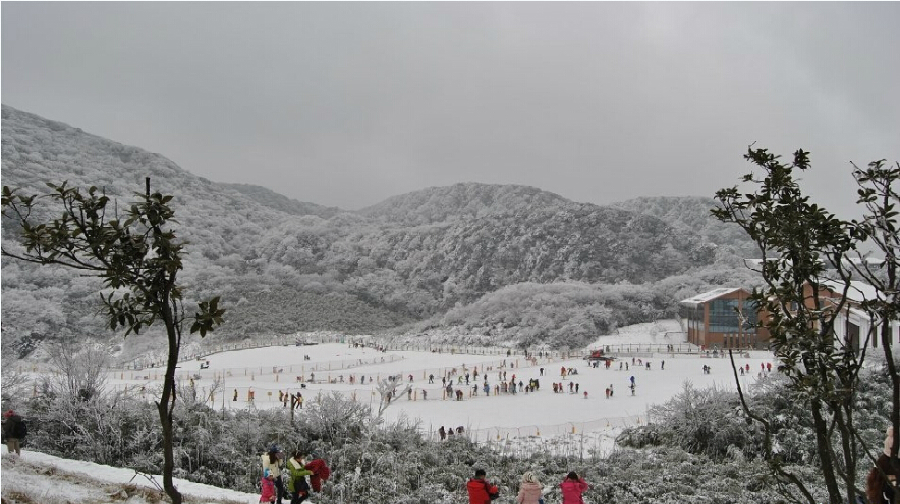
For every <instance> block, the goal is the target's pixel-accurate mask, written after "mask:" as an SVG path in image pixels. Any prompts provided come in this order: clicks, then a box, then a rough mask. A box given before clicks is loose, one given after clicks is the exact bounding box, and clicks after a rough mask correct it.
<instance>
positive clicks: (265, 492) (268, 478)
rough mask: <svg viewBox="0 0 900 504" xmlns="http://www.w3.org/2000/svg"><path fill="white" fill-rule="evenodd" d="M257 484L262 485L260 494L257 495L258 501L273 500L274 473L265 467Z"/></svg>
mask: <svg viewBox="0 0 900 504" xmlns="http://www.w3.org/2000/svg"><path fill="white" fill-rule="evenodd" d="M259 484H260V485H261V486H262V495H260V496H259V502H269V503H271V502H275V475H274V474H272V472H271V471H269V470H268V469H266V470H265V471H264V472H263V477H262V479H261V480H260V482H259Z"/></svg>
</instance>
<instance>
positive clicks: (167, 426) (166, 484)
mask: <svg viewBox="0 0 900 504" xmlns="http://www.w3.org/2000/svg"><path fill="white" fill-rule="evenodd" d="M163 320H164V322H165V324H166V333H167V335H168V339H169V357H168V359H167V361H166V377H165V380H164V381H163V390H162V396H160V400H159V403H158V404H157V409H158V410H159V421H160V423H161V424H162V429H163V489H164V490H165V491H166V495H168V496H169V498H170V499H172V504H182V498H181V492H179V491H178V489H177V488H175V485H174V483H173V482H172V473H173V472H174V470H175V457H174V455H173V446H174V437H175V434H174V415H173V414H172V410H173V409H174V406H175V367H176V366H177V365H178V351H179V348H178V346H179V345H178V343H179V341H178V333H177V332H176V329H175V321H174V320H173V317H172V313H171V310H170V309H169V307H168V305H167V306H166V309H165V310H164V313H163Z"/></svg>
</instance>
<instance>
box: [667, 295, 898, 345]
mask: <svg viewBox="0 0 900 504" xmlns="http://www.w3.org/2000/svg"><path fill="white" fill-rule="evenodd" d="M804 291H805V293H804V297H806V298H807V301H808V303H810V305H809V306H812V304H811V303H812V302H813V301H812V298H813V292H812V288H811V287H810V286H809V285H807V286H805V288H804ZM842 291H843V288H842V286H841V285H838V284H826V285H825V286H824V287H823V288H822V289H820V290H819V293H818V297H819V299H820V300H823V302H824V304H825V305H826V306H827V305H828V304H830V305H831V306H836V305H837V303H838V302H839V301H840V300H841V298H842V295H841V293H842ZM874 296H875V289H874V287H872V286H871V285H868V284H866V283H864V282H858V281H851V282H850V287H849V288H848V289H847V293H846V303H844V305H843V307H842V308H841V311H840V313H838V315H837V317H836V318H835V321H834V333H835V334H834V337H835V339H836V340H838V341H846V342H848V343H849V344H850V345H851V346H852V347H853V348H855V349H857V350H859V349H860V347H861V345H863V344H865V342H866V337H867V336H868V337H869V341H868V346H869V347H870V348H878V347H879V346H881V334H880V332H879V331H880V328H879V327H877V326H878V325H879V324H878V322H877V321H876V322H875V324H874V325H875V326H876V328H875V331H874V332H872V333H871V334H870V330H871V329H872V326H873V323H872V320H871V319H870V318H869V315H868V314H867V313H866V312H865V311H863V310H862V309H860V305H861V303H862V302H863V301H864V300H865V299H874ZM749 297H750V293H749V292H748V291H747V290H745V289H742V288H739V287H738V288H734V287H722V288H719V289H714V290H711V291H709V292H704V293H702V294H697V295H696V296H694V297H691V298H688V299H685V300H683V301H681V303H680V309H679V315H680V317H681V319H682V324H683V325H686V327H684V329H685V331H686V332H687V341H688V342H689V343H693V344H695V345H698V346H700V347H701V348H707V349H710V348H713V349H714V348H722V349H724V348H765V347H767V346H768V343H769V332H768V331H767V330H766V329H765V328H763V327H754V325H755V324H756V321H757V320H758V319H759V317H765V316H766V314H765V312H762V313H761V312H760V311H759V310H757V309H756V307H755V306H754V305H753V303H752V302H751V301H750V300H749V299H748V298H749ZM891 334H892V337H891V341H892V342H893V343H894V344H895V345H900V323H898V322H897V321H894V322H892V324H891Z"/></svg>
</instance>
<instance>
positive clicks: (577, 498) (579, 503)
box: [559, 471, 588, 504]
mask: <svg viewBox="0 0 900 504" xmlns="http://www.w3.org/2000/svg"><path fill="white" fill-rule="evenodd" d="M559 487H560V488H562V494H563V501H562V504H584V500H582V499H581V494H582V493H584V491H585V490H587V489H588V484H587V483H585V481H584V478H579V477H578V475H577V474H575V471H572V472H570V473H569V474H567V475H566V479H564V480H563V482H562V483H560V484H559Z"/></svg>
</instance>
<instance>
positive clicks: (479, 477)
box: [466, 469, 500, 504]
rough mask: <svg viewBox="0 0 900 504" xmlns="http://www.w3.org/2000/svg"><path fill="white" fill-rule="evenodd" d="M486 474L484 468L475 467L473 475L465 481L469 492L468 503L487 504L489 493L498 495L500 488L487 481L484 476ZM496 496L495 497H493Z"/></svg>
mask: <svg viewBox="0 0 900 504" xmlns="http://www.w3.org/2000/svg"><path fill="white" fill-rule="evenodd" d="M486 475H487V472H485V470H484V469H475V477H474V478H472V479H470V480H469V482H468V483H466V490H467V491H468V492H469V504H488V503H490V502H491V500H492V499H491V495H499V493H500V489H499V488H497V487H496V486H494V485H491V484H490V483H488V481H487V480H486V479H484V477H485V476H486ZM495 498H496V497H495Z"/></svg>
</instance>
